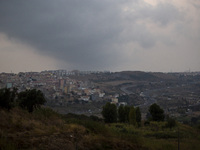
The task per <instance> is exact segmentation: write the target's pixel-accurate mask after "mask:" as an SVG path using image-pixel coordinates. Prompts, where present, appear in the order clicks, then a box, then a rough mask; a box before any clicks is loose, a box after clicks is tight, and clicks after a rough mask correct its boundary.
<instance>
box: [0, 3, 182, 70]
mask: <svg viewBox="0 0 200 150" xmlns="http://www.w3.org/2000/svg"><path fill="white" fill-rule="evenodd" d="M129 2H132V1H122V0H121V1H116V0H109V1H107V0H84V1H83V0H57V1H55V0H48V1H45V0H43V1H41V0H34V1H33V0H19V1H16V0H9V1H0V20H1V21H0V32H3V33H5V34H7V35H8V36H10V37H15V38H17V39H20V40H22V41H23V42H25V43H28V44H30V45H32V46H33V47H35V48H37V49H38V50H39V51H40V52H41V53H42V54H44V55H50V56H54V57H56V58H57V59H61V60H64V61H65V62H66V63H69V64H71V65H72V67H77V68H85V69H94V68H95V67H99V68H103V67H104V66H109V65H111V66H112V64H115V63H116V62H117V61H118V60H117V59H116V58H119V57H120V54H121V53H120V54H119V53H117V52H118V51H119V49H117V48H114V47H113V45H114V44H115V43H118V42H122V44H123V43H126V42H130V41H133V42H138V43H139V44H140V45H141V46H142V47H143V48H149V47H153V46H154V45H155V43H156V41H157V40H158V39H156V37H155V36H154V34H153V33H151V32H150V31H148V29H146V27H145V25H144V26H139V25H137V24H135V22H136V21H137V20H138V19H145V18H151V19H152V20H153V21H155V22H158V23H160V24H161V25H162V26H164V25H167V24H169V23H170V22H172V21H174V20H175V19H177V18H178V17H179V12H178V10H176V8H175V7H174V6H172V5H170V4H160V5H158V6H157V7H155V8H154V7H150V6H147V5H145V7H141V6H139V4H138V3H137V2H138V1H135V6H138V7H136V12H137V13H136V14H134V15H133V14H130V15H131V17H132V20H129V19H128V17H127V16H126V17H124V15H126V14H124V12H123V10H122V6H123V5H127V4H128V3H129ZM124 31H125V33H126V34H124V35H123V34H122V33H123V32H124ZM121 35H123V36H121ZM119 60H120V59H119ZM121 61H122V60H121ZM111 62H112V63H111ZM119 63H120V62H119Z"/></svg>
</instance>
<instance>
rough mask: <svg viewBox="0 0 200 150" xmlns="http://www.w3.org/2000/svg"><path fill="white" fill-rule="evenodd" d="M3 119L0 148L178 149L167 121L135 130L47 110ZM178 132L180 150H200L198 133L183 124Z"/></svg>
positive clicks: (12, 112)
mask: <svg viewBox="0 0 200 150" xmlns="http://www.w3.org/2000/svg"><path fill="white" fill-rule="evenodd" d="M0 116H1V117H0V127H1V128H0V149H55V150H58V149H59V150H64V149H82V150H84V149H105V150H106V149H115V150H124V149H141V150H145V149H151V150H156V149H162V150H171V149H172V150H173V149H177V138H178V134H177V133H178V132H177V131H178V129H177V128H176V127H175V128H174V129H173V130H170V129H168V128H163V126H164V125H165V123H166V122H153V121H152V122H150V124H149V126H143V127H141V128H136V127H135V126H132V125H129V124H127V123H112V124H104V123H102V122H99V121H93V120H92V118H91V117H88V116H84V115H73V114H70V115H65V117H64V115H60V114H58V113H56V112H54V111H53V110H51V109H49V108H46V107H42V108H41V109H36V110H34V111H33V113H28V112H27V111H25V110H22V109H20V108H13V109H11V110H10V111H9V112H7V111H5V110H3V109H1V110H0ZM64 118H65V119H64ZM70 119H71V120H72V119H74V122H73V123H70V122H68V120H70ZM179 129H180V130H179V131H180V147H181V149H183V150H188V149H192V150H198V149H199V147H200V143H199V130H198V129H196V128H192V127H190V126H187V125H183V124H179Z"/></svg>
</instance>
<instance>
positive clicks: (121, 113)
mask: <svg viewBox="0 0 200 150" xmlns="http://www.w3.org/2000/svg"><path fill="white" fill-rule="evenodd" d="M118 119H119V122H125V119H126V116H125V110H124V106H123V105H120V106H119V108H118Z"/></svg>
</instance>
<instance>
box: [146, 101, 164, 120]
mask: <svg viewBox="0 0 200 150" xmlns="http://www.w3.org/2000/svg"><path fill="white" fill-rule="evenodd" d="M149 112H150V114H151V116H152V120H153V121H164V119H165V115H164V110H163V109H161V108H160V106H159V105H157V104H156V103H154V104H152V105H151V106H150V107H149Z"/></svg>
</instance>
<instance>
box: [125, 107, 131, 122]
mask: <svg viewBox="0 0 200 150" xmlns="http://www.w3.org/2000/svg"><path fill="white" fill-rule="evenodd" d="M124 112H125V122H126V123H129V113H130V106H124Z"/></svg>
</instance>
